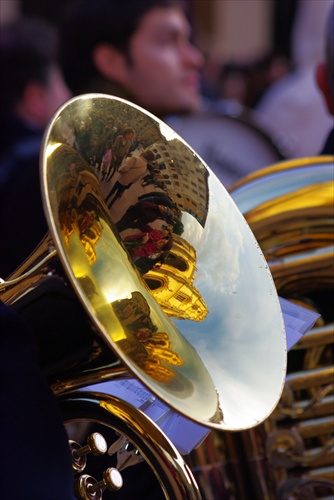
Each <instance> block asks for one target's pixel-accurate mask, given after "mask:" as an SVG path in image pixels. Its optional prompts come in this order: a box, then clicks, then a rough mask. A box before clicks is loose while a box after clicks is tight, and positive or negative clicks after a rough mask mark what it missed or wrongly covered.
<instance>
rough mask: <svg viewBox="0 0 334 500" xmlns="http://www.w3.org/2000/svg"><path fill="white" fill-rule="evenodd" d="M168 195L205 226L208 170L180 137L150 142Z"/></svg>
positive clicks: (180, 207)
mask: <svg viewBox="0 0 334 500" xmlns="http://www.w3.org/2000/svg"><path fill="white" fill-rule="evenodd" d="M151 150H152V151H153V152H154V153H155V155H156V162H157V164H158V166H159V169H160V171H161V173H162V175H163V177H164V181H165V184H166V186H167V190H168V194H169V195H170V196H171V198H172V199H173V201H174V202H175V203H176V205H177V206H178V208H179V209H180V210H181V211H186V212H188V213H190V214H191V215H193V216H194V217H195V219H197V220H198V221H199V223H200V224H201V225H202V226H204V225H205V221H206V217H207V211H208V202H209V193H208V175H209V174H208V171H207V170H206V168H205V167H204V166H203V164H202V162H201V161H200V160H199V159H198V158H197V157H196V155H195V154H193V153H192V151H191V150H190V148H189V147H188V146H186V145H185V144H183V143H182V141H181V140H180V139H173V140H171V141H168V142H167V141H163V142H162V141H160V142H157V143H155V144H152V146H151Z"/></svg>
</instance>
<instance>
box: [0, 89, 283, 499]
mask: <svg viewBox="0 0 334 500" xmlns="http://www.w3.org/2000/svg"><path fill="white" fill-rule="evenodd" d="M40 172H41V186H42V197H43V203H44V209H45V215H46V218H47V221H48V225H49V233H48V234H47V235H46V237H45V239H44V240H43V241H42V242H41V244H40V245H39V247H38V248H37V249H36V251H35V252H34V253H33V255H32V256H30V257H29V258H28V259H27V261H26V262H25V263H24V264H23V265H22V266H21V267H20V268H19V269H18V270H17V271H16V272H15V273H13V275H12V276H10V277H9V278H8V280H7V281H4V282H3V283H2V284H0V293H1V300H2V301H3V302H5V303H6V304H7V305H9V306H10V307H12V308H14V309H15V310H16V311H18V313H19V314H20V315H21V316H23V317H24V318H25V319H26V320H27V321H28V322H30V323H31V324H32V326H33V328H34V329H35V331H37V332H38V336H39V339H40V341H41V342H42V344H43V345H44V347H45V351H46V354H45V364H44V368H45V371H46V372H47V374H48V376H49V379H50V383H51V386H52V388H53V390H54V392H55V394H56V395H58V396H59V398H60V399H61V400H62V401H63V405H64V408H68V407H69V408H71V410H70V414H71V412H73V415H74V416H71V415H70V416H68V417H66V418H67V419H68V420H69V421H71V422H72V421H76V420H77V419H79V420H80V419H82V418H83V413H84V411H83V412H82V411H78V410H77V408H78V407H80V408H81V407H83V408H86V409H87V407H88V409H87V413H90V412H92V413H94V414H95V413H97V414H99V412H101V411H102V410H101V408H104V411H105V412H107V414H108V415H109V414H110V415H113V413H114V414H116V415H117V417H119V420H120V421H121V422H122V425H120V426H121V427H122V429H123V430H122V432H124V434H125V435H126V436H127V437H128V438H129V439H130V440H131V437H133V436H132V434H131V432H132V431H133V427H135V431H133V432H134V438H133V442H134V443H135V445H137V446H138V449H139V450H140V451H141V453H142V454H143V455H144V456H145V458H146V460H147V461H148V463H149V464H150V466H151V467H152V469H153V471H154V472H155V474H156V475H157V477H158V480H159V482H160V483H161V484H162V489H163V491H164V493H165V494H166V496H167V497H168V496H171V497H173V495H174V496H175V495H176V496H177V497H180V498H181V497H182V498H188V497H189V498H196V497H197V495H198V492H197V489H196V486H194V484H195V483H194V481H193V478H192V476H191V473H190V471H189V470H188V469H187V467H186V466H184V467H181V469H182V470H180V466H179V465H175V464H178V463H182V460H180V458H178V455H177V454H175V455H174V458H171V457H173V453H175V449H174V448H173V446H172V445H171V444H170V443H168V439H167V438H165V436H163V434H162V433H160V434H159V433H157V432H155V431H154V429H153V426H152V423H151V422H150V421H149V420H147V421H146V420H145V419H144V417H143V416H142V413H141V412H138V411H135V409H132V408H131V407H129V406H127V405H126V404H125V403H122V401H119V400H117V398H116V399H115V398H112V397H111V396H106V395H101V394H100V395H99V394H98V393H94V394H93V396H92V395H90V393H82V392H75V391H76V389H79V388H83V387H87V386H88V385H92V384H95V383H97V382H101V381H108V380H109V381H110V380H116V379H126V378H135V379H138V380H139V381H140V382H141V383H142V384H143V385H144V387H146V388H147V389H148V391H150V393H152V394H153V395H154V397H158V398H159V399H160V400H161V401H162V402H164V403H165V404H167V405H168V406H169V407H170V408H172V410H174V411H175V412H177V413H179V414H181V415H183V416H185V417H186V418H188V419H190V420H191V421H193V422H195V423H197V424H199V425H202V426H205V427H207V428H210V429H217V430H227V431H238V430H244V429H249V428H252V427H254V426H256V425H258V424H259V423H261V422H262V421H263V420H265V419H266V418H267V417H268V416H269V415H270V414H271V413H272V411H273V410H274V409H275V407H276V405H277V403H278V401H279V398H280V396H281V392H282V389H283V384H284V379H285V373H286V341H285V329H284V322H283V317H282V312H281V308H280V305H279V301H278V297H277V292H276V288H275V285H274V282H273V280H272V277H271V273H270V271H269V269H268V266H267V263H266V260H265V258H264V256H263V253H262V252H261V250H260V248H259V245H258V243H257V241H256V239H255V238H254V235H253V233H252V231H251V230H250V228H249V226H248V224H247V223H246V221H245V219H244V218H243V216H242V215H241V212H240V211H239V209H238V208H237V207H236V205H235V203H234V202H233V200H232V198H231V197H230V196H229V194H228V193H227V191H226V190H225V189H224V187H223V186H222V185H221V184H220V183H219V181H218V180H217V178H216V177H215V175H214V174H213V173H212V172H211V170H210V168H208V167H207V166H206V165H205V164H204V163H203V161H202V160H201V159H200V158H199V157H198V155H197V154H196V153H195V151H193V150H192V149H191V148H190V147H189V146H188V145H187V144H186V143H185V142H184V141H183V140H182V139H181V138H180V137H179V136H178V135H177V134H176V133H175V132H174V131H173V130H172V129H171V128H169V127H168V126H167V125H166V124H165V123H163V122H162V121H160V120H158V119H157V118H156V117H154V116H153V115H151V114H149V113H148V112H146V111H145V110H143V109H141V108H139V107H138V106H135V105H133V104H130V103H128V102H127V101H125V100H122V99H119V98H115V97H112V96H106V95H102V94H87V95H83V96H79V97H76V98H73V99H71V100H70V101H68V102H67V103H66V104H65V105H64V106H62V107H61V108H60V109H59V110H58V112H57V113H56V114H55V116H54V118H53V120H52V121H51V123H50V125H49V127H48V129H47V130H46V133H45V136H44V141H43V146H42V154H41V169H40ZM41 304H42V306H41ZM64 304H66V309H64ZM64 311H66V314H65V313H64ZM181 332H182V333H181ZM50 339H51V340H50ZM53 342H55V343H56V344H57V349H54V347H53ZM50 344H51V345H52V348H51V349H49V346H50ZM58 344H59V346H58ZM50 351H51V352H50ZM55 351H56V352H57V353H59V355H58V356H57V355H55ZM85 394H86V395H85ZM94 418H95V417H94ZM101 418H102V420H103V421H104V420H106V416H105V415H104V416H103V417H101ZM87 419H88V420H90V419H91V417H90V416H88V417H87ZM96 419H97V420H99V417H98V416H97V417H96ZM130 422H131V423H130ZM127 426H129V428H130V429H132V431H131V430H128V431H127V430H126V429H127V428H128V427H127ZM124 429H125V430H124ZM138 429H139V430H138ZM152 433H153V434H155V435H157V437H156V439H153V438H152V443H151V442H150V439H151V435H152ZM161 434H162V436H161ZM138 440H139V444H138ZM153 441H154V442H153ZM143 443H144V444H143ZM168 447H169V448H168ZM166 448H168V449H169V450H170V451H169V454H168V455H169V459H168V460H167V462H168V464H169V469H168V468H167V469H168V470H167V472H166V470H164V467H162V466H161V464H160V462H161V456H163V457H164V458H163V462H164V463H166V455H167V454H166V452H165V450H166ZM156 449H158V452H156ZM159 461H160V462H159ZM158 462H159V464H160V465H159V464H158ZM170 464H172V465H171V466H170ZM171 469H172V470H171ZM175 471H176V474H175ZM161 475H163V476H164V479H162V478H161ZM175 475H176V476H177V477H179V478H182V479H181V484H182V487H181V489H179V490H178V492H177V494H176V493H175V491H176V490H173V488H174V486H173V487H172V489H170V483H169V481H170V482H173V479H172V477H173V476H174V483H173V484H175V482H176V483H178V484H179V483H180V481H179V480H176V481H175ZM166 478H167V479H166ZM189 478H190V479H189ZM85 480H86V479H83V480H82V481H81V482H80V481H79V483H80V485H79V486H78V488H79V490H80V491H81V489H80V488H81V487H82V488H85ZM82 482H83V485H82ZM184 483H190V484H191V487H189V488H188V487H185V486H184ZM166 484H167V486H166ZM175 488H177V487H176V486H175ZM86 489H87V488H86ZM189 489H190V493H189ZM171 491H172V493H171ZM85 494H86V493H78V495H82V496H79V498H86V497H85V496H84V495H85ZM87 498H88V497H87Z"/></svg>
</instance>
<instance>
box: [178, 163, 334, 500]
mask: <svg viewBox="0 0 334 500" xmlns="http://www.w3.org/2000/svg"><path fill="white" fill-rule="evenodd" d="M333 164H334V157H333V156H317V157H310V158H299V159H294V160H289V161H284V162H279V163H276V164H273V165H271V166H269V167H267V168H265V169H262V170H259V171H257V172H254V173H253V174H251V175H249V176H247V177H245V178H243V179H242V180H240V181H239V182H238V183H236V184H235V185H234V186H232V188H231V189H230V194H231V196H232V198H233V199H234V201H235V202H236V204H237V206H238V207H239V209H240V210H241V212H242V213H243V214H244V216H245V218H246V220H247V222H248V224H249V225H250V227H251V229H252V230H253V232H254V235H255V237H256V238H257V241H258V242H259V245H260V246H261V249H262V251H263V253H264V256H265V258H266V260H267V262H268V265H269V268H270V271H271V273H272V276H273V279H274V281H275V284H276V288H277V291H278V293H279V295H280V296H282V297H285V298H286V299H288V300H290V301H293V302H296V303H297V304H301V305H303V306H304V307H307V308H309V309H311V310H315V311H317V312H318V313H320V314H321V317H320V319H319V320H318V321H317V323H316V324H315V326H314V327H313V328H312V329H311V330H310V331H308V332H307V333H306V335H305V336H304V337H302V338H301V339H300V340H299V341H298V342H297V343H296V344H295V346H294V347H293V348H292V350H291V351H289V353H288V364H287V376H286V381H285V384H284V389H283V393H282V396H281V398H280V401H279V403H278V405H277V406H276V408H275V410H274V411H273V413H272V414H271V415H270V416H269V417H268V418H267V419H266V420H264V422H263V423H262V424H261V425H260V426H258V427H256V428H253V429H249V430H245V431H242V432H238V433H234V434H233V435H228V434H225V435H223V434H220V435H218V433H216V434H214V433H211V435H210V436H209V438H208V441H209V442H207V443H206V444H205V446H203V447H202V448H201V449H199V450H195V451H194V453H193V455H194V456H192V457H191V460H192V462H193V463H196V470H197V471H201V472H198V473H196V479H197V481H198V482H199V484H200V481H201V478H202V477H203V475H204V474H208V472H207V469H208V468H206V464H205V459H203V456H205V455H206V456H207V454H208V452H209V450H210V444H211V446H212V443H213V442H214V443H215V449H216V450H220V453H221V454H220V456H218V457H217V456H215V457H214V460H215V461H216V462H217V463H218V462H219V461H220V463H221V464H222V466H221V469H220V471H217V470H216V471H215V472H216V476H217V475H218V476H219V477H220V482H218V481H216V485H215V486H214V487H215V489H216V491H219V494H220V495H221V496H222V497H223V498H226V499H227V500H230V499H232V498H238V499H240V500H248V499H249V498H258V499H266V500H271V499H273V498H275V499H277V500H288V499H289V500H297V499H298V500H299V499H308V498H312V499H323V498H332V497H333V492H334V468H333V463H334V460H333V451H334V447H333V445H334V440H333V429H334V425H333V424H334V420H333V408H334V406H333V403H334V390H333V389H334V385H333V381H334V378H333V376H334V369H333V322H334V315H333V311H334V310H333V291H334V272H333V263H334V253H333V226H334V218H333V193H334V185H333ZM199 452H201V454H200V453H199ZM201 455H202V457H201ZM188 463H190V461H188ZM193 463H192V468H193V469H194V466H193ZM210 479H211V481H212V483H213V484H214V483H215V478H214V476H213V475H212V476H210Z"/></svg>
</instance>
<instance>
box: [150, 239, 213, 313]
mask: <svg viewBox="0 0 334 500" xmlns="http://www.w3.org/2000/svg"><path fill="white" fill-rule="evenodd" d="M195 270H196V252H195V249H194V248H193V247H192V246H191V245H190V244H189V243H188V242H187V241H186V240H185V239H183V238H181V237H180V236H177V235H174V243H173V248H172V249H171V250H170V252H169V254H168V257H167V258H166V260H165V261H164V263H163V264H162V265H161V266H160V267H157V268H154V269H152V270H150V271H149V272H148V273H147V274H145V281H146V283H147V284H148V286H149V288H150V290H151V295H153V297H154V298H155V299H156V300H157V302H158V303H159V305H160V306H161V307H162V309H163V311H164V312H165V313H166V314H167V315H168V316H172V317H177V318H179V319H180V318H182V319H190V320H193V321H203V320H204V319H205V317H206V315H207V312H208V311H207V306H206V304H205V302H204V300H203V298H202V297H201V295H200V293H199V291H198V290H197V289H196V288H195V286H194V285H193V281H194V274H195Z"/></svg>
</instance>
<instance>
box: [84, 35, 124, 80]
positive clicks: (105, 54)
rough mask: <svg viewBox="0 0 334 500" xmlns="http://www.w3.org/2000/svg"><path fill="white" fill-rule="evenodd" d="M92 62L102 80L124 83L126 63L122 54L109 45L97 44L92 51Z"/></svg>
mask: <svg viewBox="0 0 334 500" xmlns="http://www.w3.org/2000/svg"><path fill="white" fill-rule="evenodd" d="M92 57H93V62H94V64H95V67H96V68H97V70H98V71H99V72H100V73H101V75H102V76H103V77H104V78H107V79H108V80H113V81H115V82H116V83H119V84H123V85H124V84H125V83H126V76H127V63H126V58H125V56H124V54H122V52H120V51H119V50H117V49H115V48H114V47H113V46H112V45H110V44H106V43H104V44H99V45H97V46H96V47H95V48H94V50H93V54H92Z"/></svg>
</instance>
